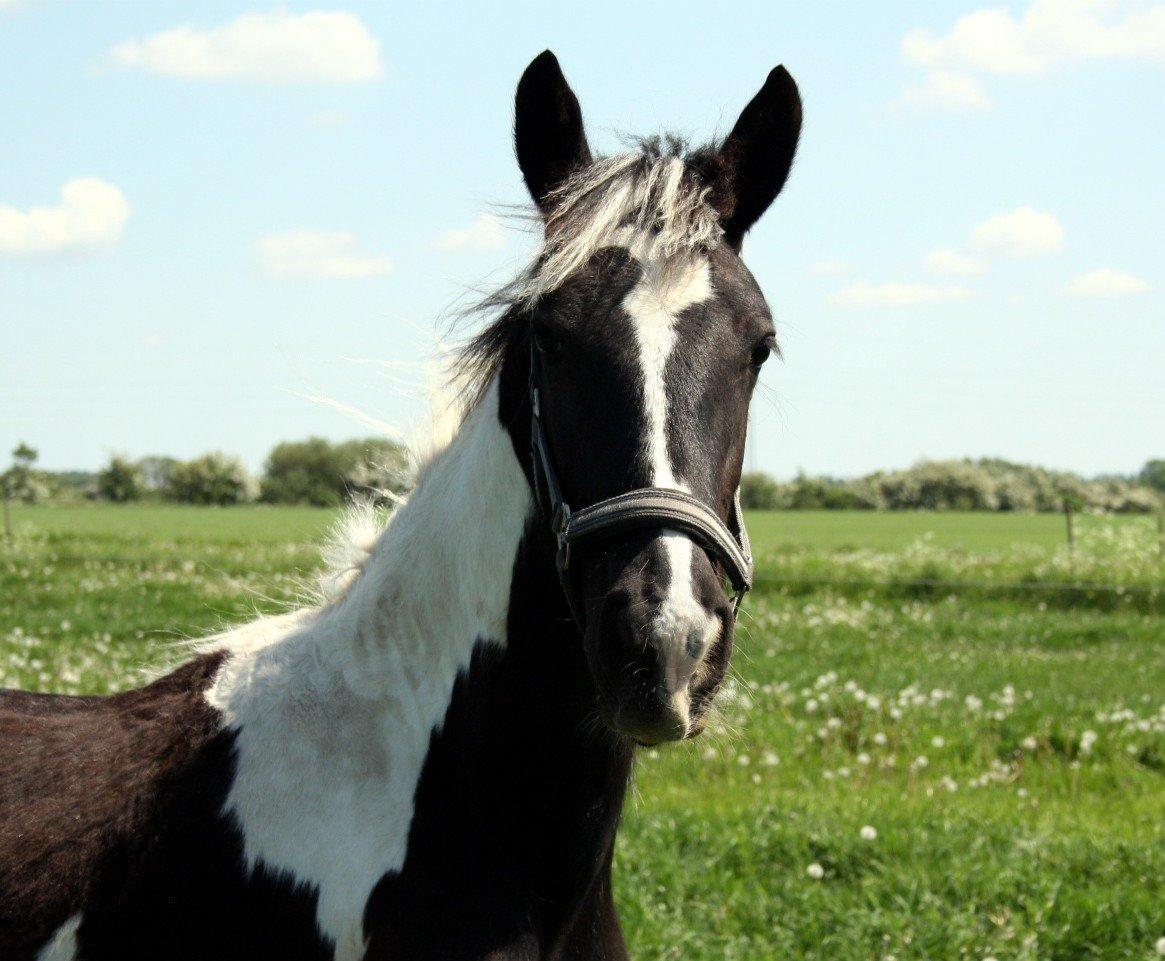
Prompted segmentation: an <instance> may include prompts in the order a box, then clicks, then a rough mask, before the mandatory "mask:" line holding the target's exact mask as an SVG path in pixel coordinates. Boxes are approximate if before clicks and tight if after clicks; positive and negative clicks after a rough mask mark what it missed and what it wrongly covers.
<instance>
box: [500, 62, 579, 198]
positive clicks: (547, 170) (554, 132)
mask: <svg viewBox="0 0 1165 961" xmlns="http://www.w3.org/2000/svg"><path fill="white" fill-rule="evenodd" d="M514 147H515V149H516V150H517V154H518V166H519V167H520V168H521V170H522V176H523V177H524V178H525V179H526V186H527V187H529V188H530V196H532V197H533V198H534V202H535V203H536V204H538V206H539V207H540V208H542V210H543V211H546V210H547V207H548V205H547V197H548V195H549V194H550V193H551V191H553V190H554V189H555V188H556V187H559V186H561V185H562V183H563V182H564V181H565V180H566V178H567V177H569V176H570V174H571V173H572V171H574V170H575V168H577V167H580V166H583V165H585V164H588V163H590V160H591V150H590V147H588V146H587V137H586V134H585V133H584V132H583V119H582V110H581V108H580V107H579V105H578V98H577V97H576V96H575V95H574V91H573V90H571V89H570V85H569V84H567V82H566V77H564V76H563V75H562V68H561V67H559V66H558V58H557V57H555V56H554V54H552V53H551V52H550V51H549V50H544V51H542V53H540V54H538V56H537V57H535V58H534V60H533V61H532V62H531V64H530V66H528V67H527V68H526V71H525V73H523V74H522V79H521V80H519V81H518V95H517V97H516V98H515V104H514Z"/></svg>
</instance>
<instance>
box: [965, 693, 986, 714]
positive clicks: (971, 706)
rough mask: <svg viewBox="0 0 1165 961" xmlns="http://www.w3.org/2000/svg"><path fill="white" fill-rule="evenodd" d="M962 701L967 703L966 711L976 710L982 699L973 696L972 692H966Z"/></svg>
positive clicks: (981, 703) (981, 704) (980, 705)
mask: <svg viewBox="0 0 1165 961" xmlns="http://www.w3.org/2000/svg"><path fill="white" fill-rule="evenodd" d="M963 703H964V704H965V705H967V710H968V711H977V710H979V709H980V708H981V707H982V706H983V702H982V700H980V699H979V698H977V697H975V695H974V694H968V695H967V696H966V697H965V698H963Z"/></svg>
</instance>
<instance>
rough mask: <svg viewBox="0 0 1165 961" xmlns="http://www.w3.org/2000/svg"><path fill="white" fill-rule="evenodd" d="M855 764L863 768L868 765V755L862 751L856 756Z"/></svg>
mask: <svg viewBox="0 0 1165 961" xmlns="http://www.w3.org/2000/svg"><path fill="white" fill-rule="evenodd" d="M857 762H858V764H861V765H862V766H863V767H864V766H865V765H867V764H869V763H870V755H868V754H867V753H866V752H865V751H862V753H861V754H859V755H858V756H857Z"/></svg>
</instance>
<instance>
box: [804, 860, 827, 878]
mask: <svg viewBox="0 0 1165 961" xmlns="http://www.w3.org/2000/svg"><path fill="white" fill-rule="evenodd" d="M805 873H806V874H808V875H809V877H811V878H812V879H813V880H814V881H820V880H821V879H822V878H823V877H825V868H823V867H822V866H821V865H820V864H818V863H817V862H816V861H814V862H813V863H812V864H810V865H809V867H807V868H806V869H805Z"/></svg>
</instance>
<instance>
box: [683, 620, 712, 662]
mask: <svg viewBox="0 0 1165 961" xmlns="http://www.w3.org/2000/svg"><path fill="white" fill-rule="evenodd" d="M707 648H708V645H707V644H706V643H705V640H704V631H703V630H701V629H700V628H698V627H693V628H692V629H691V630H690V631H688V640H687V642H686V643H685V644H684V652H685V653H686V654H687V655H688V657H690V658H691V659H692V660H693V661H698V660H700V658H702V657H703V656H704V653H705V651H706V650H707Z"/></svg>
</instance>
